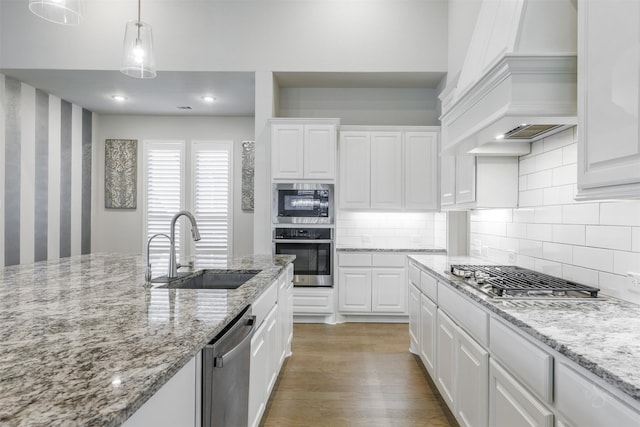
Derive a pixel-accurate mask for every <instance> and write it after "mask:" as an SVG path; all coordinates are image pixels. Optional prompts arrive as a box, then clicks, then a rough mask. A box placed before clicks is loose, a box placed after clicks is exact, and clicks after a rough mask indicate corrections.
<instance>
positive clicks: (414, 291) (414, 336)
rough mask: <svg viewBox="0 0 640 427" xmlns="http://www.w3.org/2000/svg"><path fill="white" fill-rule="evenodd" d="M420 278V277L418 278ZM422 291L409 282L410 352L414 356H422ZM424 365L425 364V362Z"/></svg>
mask: <svg viewBox="0 0 640 427" xmlns="http://www.w3.org/2000/svg"><path fill="white" fill-rule="evenodd" d="M418 277H419V276H418ZM421 295H422V294H421V293H420V289H418V288H417V287H416V285H415V284H414V283H412V282H411V280H409V303H408V308H409V350H410V351H411V352H412V353H413V354H420V344H419V343H420V341H421V340H420V334H421V331H420V328H421V321H420V318H421V315H420V297H421ZM423 363H424V362H423Z"/></svg>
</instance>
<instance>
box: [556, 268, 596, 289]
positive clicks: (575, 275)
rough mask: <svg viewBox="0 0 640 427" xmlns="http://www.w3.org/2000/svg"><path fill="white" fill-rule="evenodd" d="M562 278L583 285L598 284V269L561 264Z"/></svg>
mask: <svg viewBox="0 0 640 427" xmlns="http://www.w3.org/2000/svg"><path fill="white" fill-rule="evenodd" d="M562 278H563V279H566V280H570V281H572V282H577V283H582V284H584V285H592V286H598V270H591V269H590V268H583V267H576V266H575V265H569V264H565V265H563V266H562Z"/></svg>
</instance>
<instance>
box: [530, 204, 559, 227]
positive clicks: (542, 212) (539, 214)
mask: <svg viewBox="0 0 640 427" xmlns="http://www.w3.org/2000/svg"><path fill="white" fill-rule="evenodd" d="M534 212H535V213H534V216H533V219H534V221H535V222H536V223H543V224H559V223H561V222H562V207H561V206H543V207H537V208H535V209H534Z"/></svg>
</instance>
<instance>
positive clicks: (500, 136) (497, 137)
mask: <svg viewBox="0 0 640 427" xmlns="http://www.w3.org/2000/svg"><path fill="white" fill-rule="evenodd" d="M502 138H504V134H500V135H496V139H502Z"/></svg>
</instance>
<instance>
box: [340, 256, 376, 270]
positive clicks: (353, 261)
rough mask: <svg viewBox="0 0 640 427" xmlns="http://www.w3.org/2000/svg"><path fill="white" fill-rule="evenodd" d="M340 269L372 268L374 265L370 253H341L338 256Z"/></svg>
mask: <svg viewBox="0 0 640 427" xmlns="http://www.w3.org/2000/svg"><path fill="white" fill-rule="evenodd" d="M338 265H339V266H340V267H371V265H373V262H372V258H371V254H369V253H341V254H339V255H338Z"/></svg>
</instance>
